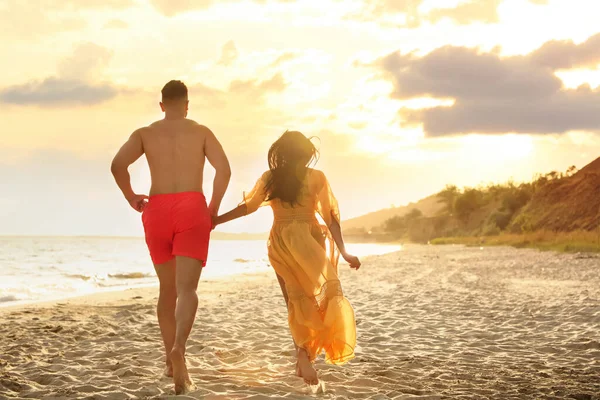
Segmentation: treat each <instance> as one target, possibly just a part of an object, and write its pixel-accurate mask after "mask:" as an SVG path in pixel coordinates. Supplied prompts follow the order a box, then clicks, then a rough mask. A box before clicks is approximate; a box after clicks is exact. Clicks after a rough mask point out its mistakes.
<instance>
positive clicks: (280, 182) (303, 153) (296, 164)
mask: <svg viewBox="0 0 600 400" xmlns="http://www.w3.org/2000/svg"><path fill="white" fill-rule="evenodd" d="M318 154H319V152H318V151H317V148H316V147H315V145H314V144H313V143H312V142H311V141H310V139H308V138H307V137H306V136H304V135H303V134H302V133H300V132H297V131H285V133H284V134H283V135H281V137H280V138H279V139H277V141H276V142H275V143H273V145H272V146H271V148H270V149H269V156H268V157H269V169H270V170H271V174H270V176H269V179H268V181H267V183H266V192H267V200H274V199H279V200H281V201H283V202H285V203H289V204H290V205H292V206H293V205H295V204H296V203H297V202H298V201H299V198H300V192H301V191H302V185H303V181H304V177H305V176H306V171H307V169H308V166H309V165H310V164H311V163H312V162H313V161H316V160H317V159H318Z"/></svg>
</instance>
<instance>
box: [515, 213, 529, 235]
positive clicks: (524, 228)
mask: <svg viewBox="0 0 600 400" xmlns="http://www.w3.org/2000/svg"><path fill="white" fill-rule="evenodd" d="M533 230H534V226H533V222H532V221H531V216H529V215H527V214H520V215H519V216H517V217H516V218H515V220H514V221H513V223H512V225H511V232H513V233H526V232H533Z"/></svg>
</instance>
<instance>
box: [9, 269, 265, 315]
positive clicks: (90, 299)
mask: <svg viewBox="0 0 600 400" xmlns="http://www.w3.org/2000/svg"><path fill="white" fill-rule="evenodd" d="M270 275H272V274H270V273H267V272H261V271H257V272H251V273H241V274H235V275H222V276H216V277H210V278H205V279H202V278H200V281H199V283H198V293H200V292H201V291H202V289H203V285H209V284H210V285H214V284H217V285H223V284H224V282H225V281H233V282H236V281H237V280H239V278H245V280H248V281H253V280H256V279H261V278H266V277H268V276H270ZM158 285H159V283H158V278H157V280H156V284H152V285H142V286H136V287H124V288H109V289H107V290H102V291H95V292H90V293H85V294H75V295H72V296H67V297H59V298H53V299H45V300H32V301H14V302H6V303H0V316H2V314H6V313H10V312H13V311H21V310H26V309H30V308H35V309H37V308H40V309H44V308H52V307H55V306H57V305H76V306H81V305H91V306H96V305H101V304H112V303H119V302H122V301H126V300H129V299H130V298H131V297H130V296H133V297H140V296H141V297H144V298H145V297H148V296H154V297H156V298H158Z"/></svg>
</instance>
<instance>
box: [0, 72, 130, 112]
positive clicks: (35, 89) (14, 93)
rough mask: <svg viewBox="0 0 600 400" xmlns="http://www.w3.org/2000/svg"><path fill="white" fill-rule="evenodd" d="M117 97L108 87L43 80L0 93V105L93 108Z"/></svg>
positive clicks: (12, 87)
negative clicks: (84, 106) (83, 106)
mask: <svg viewBox="0 0 600 400" xmlns="http://www.w3.org/2000/svg"><path fill="white" fill-rule="evenodd" d="M117 94H118V90H117V89H116V88H114V87H113V86H111V85H110V84H99V85H95V84H90V83H86V82H83V81H79V80H69V79H62V78H47V79H44V80H43V81H37V82H29V83H25V84H23V85H16V86H11V87H8V88H5V89H2V90H1V91H0V102H2V103H4V104H14V105H36V106H42V107H62V106H74V105H95V104H99V103H102V102H104V101H107V100H110V99H112V98H113V97H115V96H116V95H117Z"/></svg>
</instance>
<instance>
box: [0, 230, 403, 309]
mask: <svg viewBox="0 0 600 400" xmlns="http://www.w3.org/2000/svg"><path fill="white" fill-rule="evenodd" d="M347 247H348V250H349V251H351V252H352V253H353V254H355V255H357V256H358V257H366V256H370V255H381V254H386V253H391V252H394V251H399V250H400V249H401V246H400V245H394V244H375V243H351V244H348V245H347ZM208 258H209V259H208V263H207V267H206V268H205V269H204V271H202V279H227V277H230V276H232V275H240V274H254V273H261V272H264V271H269V270H270V269H271V267H270V265H269V260H268V257H267V246H266V242H265V240H212V241H211V243H210V252H209V257H208ZM149 286H158V280H157V278H156V275H155V274H154V269H153V267H152V263H151V261H150V257H149V255H148V250H147V248H146V244H145V242H144V239H143V238H114V237H0V307H2V306H8V305H15V304H22V303H34V302H40V301H49V300H58V299H64V298H68V297H76V296H83V295H87V294H91V293H97V292H103V291H118V290H123V289H128V288H135V287H149Z"/></svg>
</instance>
